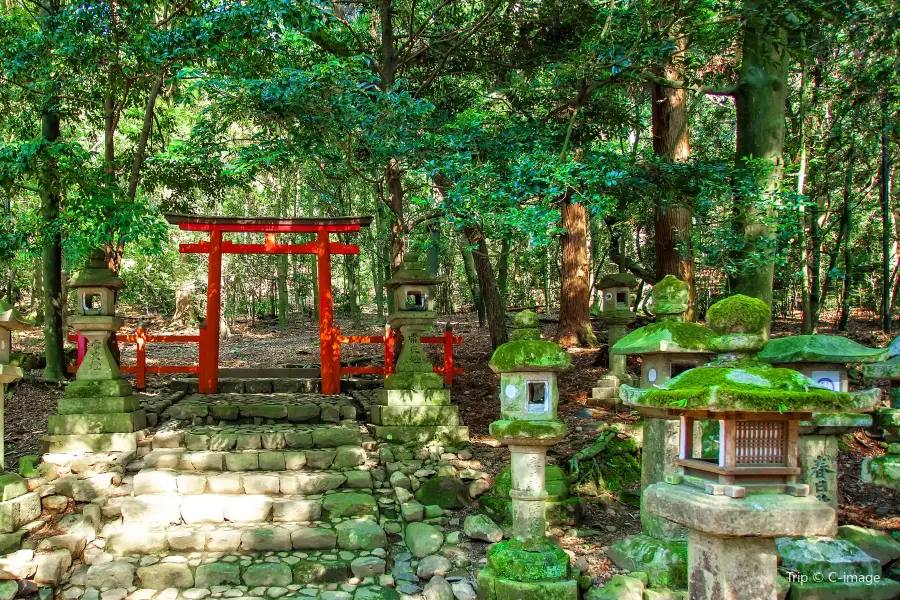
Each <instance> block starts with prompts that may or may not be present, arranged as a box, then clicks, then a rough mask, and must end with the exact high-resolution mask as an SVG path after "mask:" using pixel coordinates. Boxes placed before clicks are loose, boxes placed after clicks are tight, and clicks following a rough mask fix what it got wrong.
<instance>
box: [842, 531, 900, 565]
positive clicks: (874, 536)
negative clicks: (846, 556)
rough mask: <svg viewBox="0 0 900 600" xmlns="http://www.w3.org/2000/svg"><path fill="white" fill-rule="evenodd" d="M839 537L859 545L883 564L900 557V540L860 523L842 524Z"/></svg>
mask: <svg viewBox="0 0 900 600" xmlns="http://www.w3.org/2000/svg"><path fill="white" fill-rule="evenodd" d="M837 537H838V539H841V540H847V541H848V542H850V543H852V544H854V545H855V546H857V547H858V548H859V549H860V550H862V551H863V552H865V553H866V554H868V555H869V556H871V557H872V558H875V559H878V561H879V562H880V563H881V564H882V566H884V565H887V564H890V563H892V562H894V561H895V560H897V559H898V558H900V542H898V541H897V540H895V539H894V538H892V537H891V536H890V535H888V534H887V533H886V532H884V531H879V530H877V529H866V528H865V527H859V526H858V525H841V526H840V527H838V531H837Z"/></svg>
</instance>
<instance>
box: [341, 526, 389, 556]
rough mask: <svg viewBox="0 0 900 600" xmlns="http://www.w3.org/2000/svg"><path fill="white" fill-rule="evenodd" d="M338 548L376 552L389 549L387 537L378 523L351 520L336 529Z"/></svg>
mask: <svg viewBox="0 0 900 600" xmlns="http://www.w3.org/2000/svg"><path fill="white" fill-rule="evenodd" d="M335 530H336V531H337V542H338V546H340V547H341V548H343V549H344V550H374V549H375V548H386V547H387V536H386V535H385V533H384V529H382V528H381V526H380V525H378V523H376V522H374V521H370V520H368V519H349V520H347V521H342V522H340V523H338V524H337V526H336V527H335Z"/></svg>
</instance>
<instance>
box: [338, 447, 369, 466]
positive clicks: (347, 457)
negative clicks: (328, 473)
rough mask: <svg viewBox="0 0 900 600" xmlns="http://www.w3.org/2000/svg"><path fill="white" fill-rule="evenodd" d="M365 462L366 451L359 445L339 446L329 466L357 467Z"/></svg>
mask: <svg viewBox="0 0 900 600" xmlns="http://www.w3.org/2000/svg"><path fill="white" fill-rule="evenodd" d="M365 462H366V453H365V451H363V449H362V448H360V447H359V446H341V447H340V448H338V450H337V454H336V455H335V457H334V462H333V463H332V464H331V466H332V468H334V469H347V468H350V467H358V466H359V465H361V464H363V463H365Z"/></svg>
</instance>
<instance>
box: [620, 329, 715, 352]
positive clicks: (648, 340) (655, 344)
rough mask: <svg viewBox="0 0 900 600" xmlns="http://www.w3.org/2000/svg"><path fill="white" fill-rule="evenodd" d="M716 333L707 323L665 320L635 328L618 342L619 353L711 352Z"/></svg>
mask: <svg viewBox="0 0 900 600" xmlns="http://www.w3.org/2000/svg"><path fill="white" fill-rule="evenodd" d="M714 337H716V334H715V333H714V332H713V331H712V330H711V329H709V328H708V327H704V326H703V325H697V324H696V323H682V322H678V321H662V322H660V323H651V324H650V325H646V326H644V327H640V328H638V329H635V330H634V331H632V332H631V333H629V334H628V335H626V336H625V337H623V338H622V339H621V340H619V341H618V342H616V343H615V345H613V347H612V351H613V352H615V353H616V354H649V353H651V352H708V351H709V343H710V341H711V340H712V339H713V338H714Z"/></svg>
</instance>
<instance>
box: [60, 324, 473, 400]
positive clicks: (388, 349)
mask: <svg viewBox="0 0 900 600" xmlns="http://www.w3.org/2000/svg"><path fill="white" fill-rule="evenodd" d="M205 333H206V330H205V329H201V330H200V335H166V334H163V335H156V334H151V333H147V331H146V330H145V329H143V328H141V327H139V328H137V329H136V330H135V332H134V335H116V341H117V342H119V343H123V342H126V343H130V344H136V345H137V348H136V349H135V359H136V360H135V364H134V365H122V366H121V367H119V370H121V371H122V372H123V373H134V374H135V388H137V389H139V390H142V389H144V388H145V387H146V386H147V374H160V373H199V372H200V366H199V365H150V366H148V365H147V344H150V343H172V344H178V343H181V344H184V343H197V344H200V346H201V348H202V346H203V345H202V344H201V339H202V338H203V335H204V334H205ZM331 339H332V340H334V351H333V352H332V357H333V360H334V362H333V363H332V365H334V367H333V368H331V369H322V373H323V374H327V373H329V372H330V373H334V374H335V375H336V376H337V379H338V380H340V376H341V375H343V374H347V375H362V374H368V375H384V376H385V377H387V376H388V375H390V374H391V373H393V372H394V348H395V345H396V340H397V334H396V333H395V332H394V331H393V330H391V329H390V328H389V327H385V328H384V335H341V331H340V329H337V328H335V329H334V335H333V336H332V337H331ZM69 341H70V342H77V343H78V362H77V364H76V366H74V367H69V372H70V373H75V372H76V371H77V370H78V367H79V366H80V365H81V361H82V360H83V359H84V354H85V352H86V351H87V345H86V343H85V338H84V337H82V336H81V335H78V334H77V333H72V334H69ZM421 341H422V343H423V344H442V345H443V346H444V362H443V364H442V365H441V366H438V367H434V372H435V373H440V374H441V375H443V376H444V383H446V384H447V385H453V376H454V375H457V374H459V373H462V369H461V368H459V367H454V366H453V345H454V344H462V341H463V339H462V338H461V337H458V336H454V335H453V330H452V329H451V328H450V327H447V329H446V330H445V331H444V335H441V336H428V337H423V338H421ZM341 344H383V345H384V365H382V366H377V367H352V366H341ZM338 383H339V381H338ZM338 389H340V388H338Z"/></svg>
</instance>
